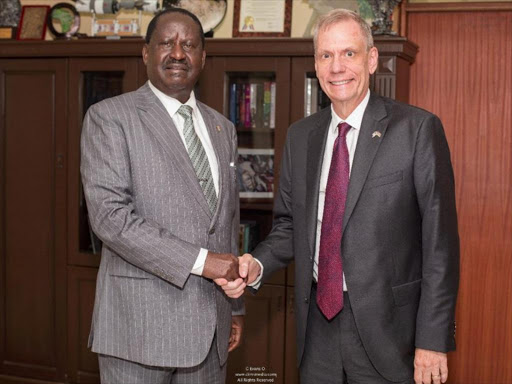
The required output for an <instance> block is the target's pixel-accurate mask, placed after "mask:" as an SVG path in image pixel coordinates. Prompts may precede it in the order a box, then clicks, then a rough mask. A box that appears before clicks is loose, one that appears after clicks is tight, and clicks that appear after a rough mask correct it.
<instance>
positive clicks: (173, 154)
mask: <svg viewBox="0 0 512 384" xmlns="http://www.w3.org/2000/svg"><path fill="white" fill-rule="evenodd" d="M137 108H138V109H139V116H140V118H141V121H142V122H143V124H144V125H145V126H146V127H147V128H148V130H149V131H151V132H152V133H153V134H154V135H155V136H156V137H157V138H158V141H159V142H160V144H161V145H162V146H163V148H164V150H165V152H166V153H167V154H168V155H169V157H170V158H171V159H172V160H173V161H175V162H176V163H177V164H178V165H179V168H180V169H181V170H182V172H180V174H181V176H182V179H183V181H184V182H185V183H186V184H187V185H188V187H189V188H190V193H191V194H192V195H193V196H194V197H195V199H196V200H197V202H198V203H199V205H200V206H201V207H202V208H203V210H204V211H205V212H206V213H207V214H208V215H210V216H211V215H212V214H211V212H210V208H209V207H208V203H207V201H206V198H205V196H204V193H203V190H202V189H201V186H200V185H199V180H198V179H197V176H196V172H195V170H194V167H193V166H192V162H191V161H190V157H189V155H188V152H187V149H186V148H185V146H184V145H183V141H182V140H181V137H180V134H179V133H178V130H177V128H176V127H175V125H174V122H173V120H172V119H171V117H170V116H169V113H167V111H166V110H165V108H164V106H163V105H162V103H161V102H160V100H158V98H157V97H156V95H155V94H154V93H153V91H152V90H151V88H149V86H148V84H147V83H146V84H145V85H144V86H142V87H141V88H139V89H138V90H137Z"/></svg>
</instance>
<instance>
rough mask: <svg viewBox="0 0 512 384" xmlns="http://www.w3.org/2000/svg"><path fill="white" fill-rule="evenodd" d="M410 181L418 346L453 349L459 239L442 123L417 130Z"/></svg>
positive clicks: (436, 121) (427, 122)
mask: <svg viewBox="0 0 512 384" xmlns="http://www.w3.org/2000/svg"><path fill="white" fill-rule="evenodd" d="M414 183H415V188H416V193H417V198H418V204H419V209H420V213H421V217H422V234H421V235H422V257H423V260H422V283H421V298H420V303H419V309H418V315H417V320H416V347H418V348H422V349H428V350H434V351H440V352H447V351H450V350H454V349H455V338H454V318H455V303H456V299H457V291H458V284H459V235H458V230H457V211H456V207H455V185H454V175H453V169H452V164H451V161H450V151H449V148H448V143H447V141H446V137H445V134H444V130H443V126H442V124H441V122H440V120H439V119H438V118H437V117H436V116H433V115H431V116H430V117H428V118H427V119H425V121H423V124H422V126H421V128H420V131H419V135H418V138H417V143H416V152H415V158H414Z"/></svg>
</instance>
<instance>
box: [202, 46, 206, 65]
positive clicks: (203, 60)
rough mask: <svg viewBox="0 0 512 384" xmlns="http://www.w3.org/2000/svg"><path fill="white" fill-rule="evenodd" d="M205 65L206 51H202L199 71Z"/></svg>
mask: <svg viewBox="0 0 512 384" xmlns="http://www.w3.org/2000/svg"><path fill="white" fill-rule="evenodd" d="M205 63H206V51H205V50H204V49H203V57H202V59H201V70H203V68H204V64H205Z"/></svg>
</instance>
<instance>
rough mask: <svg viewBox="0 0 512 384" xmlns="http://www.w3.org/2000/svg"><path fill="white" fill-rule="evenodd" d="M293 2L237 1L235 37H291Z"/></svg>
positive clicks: (270, 0) (234, 17) (234, 16)
mask: <svg viewBox="0 0 512 384" xmlns="http://www.w3.org/2000/svg"><path fill="white" fill-rule="evenodd" d="M291 25H292V0H267V1H261V0H235V6H234V15H233V37H290V35H291Z"/></svg>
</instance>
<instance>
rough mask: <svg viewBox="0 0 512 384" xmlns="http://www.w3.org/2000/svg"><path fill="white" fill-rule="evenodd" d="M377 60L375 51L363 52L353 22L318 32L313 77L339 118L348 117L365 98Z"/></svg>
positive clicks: (361, 37) (363, 49) (358, 34)
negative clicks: (314, 74)
mask: <svg viewBox="0 0 512 384" xmlns="http://www.w3.org/2000/svg"><path fill="white" fill-rule="evenodd" d="M377 60H378V52H377V49H376V48H375V47H374V48H371V49H370V51H367V49H366V40H365V38H364V36H363V33H362V31H361V28H360V27H359V25H358V24H357V23H356V22H355V21H353V20H347V21H341V22H339V23H336V24H333V25H330V26H328V27H327V28H326V29H323V30H320V31H319V32H318V39H317V47H316V52H315V69H316V76H317V77H318V80H319V82H320V86H321V87H322V89H323V91H324V92H325V93H326V94H327V96H328V97H329V99H330V100H331V102H332V103H333V107H334V110H335V111H336V113H337V114H338V115H339V116H340V117H342V118H346V117H347V116H348V115H350V113H352V111H353V110H354V109H355V108H356V107H357V106H358V104H359V103H360V102H361V101H362V100H363V99H364V97H365V96H366V92H367V91H368V87H369V85H370V74H372V73H374V72H375V70H376V69H377Z"/></svg>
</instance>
